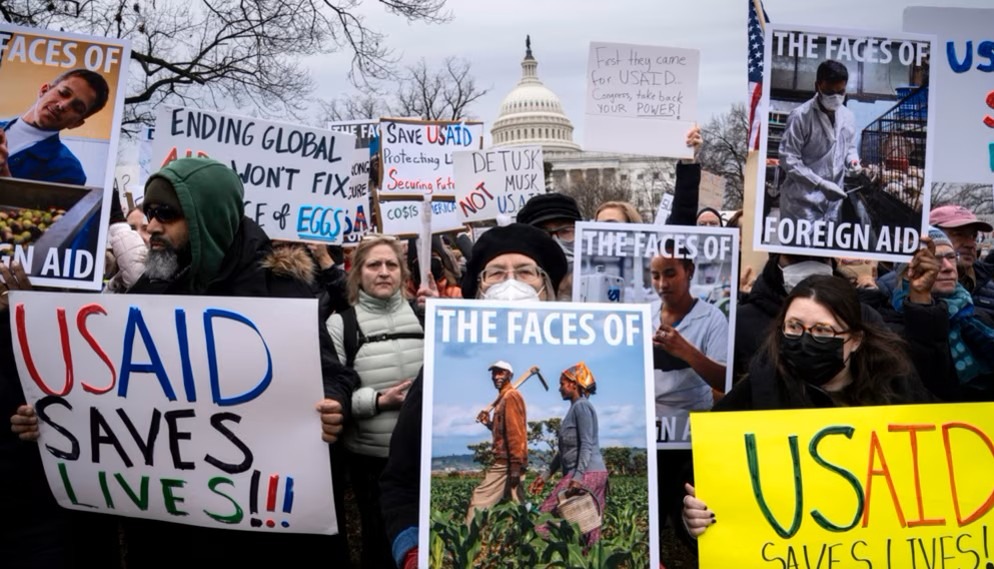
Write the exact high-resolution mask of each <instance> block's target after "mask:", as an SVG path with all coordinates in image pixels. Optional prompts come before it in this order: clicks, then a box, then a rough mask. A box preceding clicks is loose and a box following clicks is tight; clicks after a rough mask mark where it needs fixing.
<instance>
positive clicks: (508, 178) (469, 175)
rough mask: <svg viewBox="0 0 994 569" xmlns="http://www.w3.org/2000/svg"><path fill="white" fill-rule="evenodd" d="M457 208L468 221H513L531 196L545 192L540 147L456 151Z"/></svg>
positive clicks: (454, 156) (461, 217) (454, 157)
mask: <svg viewBox="0 0 994 569" xmlns="http://www.w3.org/2000/svg"><path fill="white" fill-rule="evenodd" d="M452 158H453V160H454V162H455V180H456V209H457V210H458V211H459V217H460V219H462V220H463V221H465V222H470V221H488V220H491V219H497V216H498V215H507V216H510V217H511V218H512V219H513V218H515V217H517V213H518V211H520V210H521V208H522V207H524V205H525V203H526V202H528V200H529V199H531V197H532V196H536V195H538V194H544V193H545V177H544V176H545V169H544V167H543V165H542V147H541V146H516V147H511V148H499V149H496V148H495V149H490V150H480V151H472V152H454V153H453V154H452Z"/></svg>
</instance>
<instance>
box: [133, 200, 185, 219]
mask: <svg viewBox="0 0 994 569" xmlns="http://www.w3.org/2000/svg"><path fill="white" fill-rule="evenodd" d="M142 211H144V213H145V218H146V219H148V220H149V221H152V220H153V219H155V220H158V221H159V223H172V222H174V221H176V220H177V219H182V218H183V212H181V211H180V210H178V209H176V208H174V207H172V206H168V205H148V204H146V205H145V206H144V207H143V208H142Z"/></svg>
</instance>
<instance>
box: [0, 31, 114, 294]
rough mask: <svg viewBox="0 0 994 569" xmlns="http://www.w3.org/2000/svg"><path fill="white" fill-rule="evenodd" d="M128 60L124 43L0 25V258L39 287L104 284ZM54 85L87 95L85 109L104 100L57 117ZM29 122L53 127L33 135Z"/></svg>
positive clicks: (88, 288) (84, 286)
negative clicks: (1, 155) (0, 171)
mask: <svg viewBox="0 0 994 569" xmlns="http://www.w3.org/2000/svg"><path fill="white" fill-rule="evenodd" d="M130 59H131V44H130V42H129V41H127V40H120V39H112V38H105V37H99V36H85V35H80V34H71V33H66V32H58V31H52V30H43V29H36V28H27V27H20V26H13V25H10V24H6V23H0V85H3V96H2V97H0V129H2V130H3V131H4V138H5V141H6V142H5V145H6V148H7V152H8V153H9V155H8V160H7V165H8V167H9V169H10V177H5V178H3V179H0V263H4V264H9V263H11V262H14V261H16V262H19V263H20V264H21V265H22V266H23V267H24V269H25V271H26V272H27V274H28V276H30V277H31V282H32V283H33V284H34V285H36V286H37V285H40V286H50V287H59V288H72V289H84V290H100V288H101V286H102V283H103V277H104V249H105V246H106V239H107V227H108V223H109V221H108V220H109V217H110V203H111V193H112V191H113V186H114V172H115V166H116V163H117V144H118V137H119V133H120V130H121V115H122V114H123V112H124V97H125V90H126V87H127V79H128V62H129V60H130ZM56 85H59V86H60V87H66V86H67V85H68V86H69V87H70V88H75V89H76V90H77V91H79V92H80V93H83V96H82V98H83V99H84V100H86V101H87V103H86V104H89V105H92V106H90V107H89V108H90V109H95V108H97V106H99V104H100V103H101V101H100V99H99V96H98V95H97V94H96V93H97V92H102V91H105V92H106V93H107V99H106V101H104V102H103V103H104V104H103V106H102V107H101V108H99V110H95V111H93V112H92V113H91V114H89V115H85V113H84V115H83V116H78V117H77V116H75V112H74V111H73V112H71V113H59V114H58V116H56V114H54V113H52V112H51V111H50V110H48V108H49V107H51V106H52V105H54V104H55V103H56V102H57V101H58V100H59V99H58V97H57V95H58V93H59V89H60V87H57V86H56ZM43 86H44V87H43ZM40 88H41V89H40ZM40 90H42V91H44V92H39V91H40ZM76 119H83V124H78V125H77V121H76ZM28 123H31V124H34V125H36V126H38V127H39V128H42V129H44V130H52V131H57V134H53V135H51V136H49V137H48V138H45V139H44V140H40V141H39V140H36V139H34V138H32V136H33V135H32V134H31V133H30V132H29V131H26V130H24V129H23V127H25V125H27V124H28ZM70 123H72V124H70Z"/></svg>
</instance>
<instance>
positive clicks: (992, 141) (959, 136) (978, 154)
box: [904, 6, 994, 213]
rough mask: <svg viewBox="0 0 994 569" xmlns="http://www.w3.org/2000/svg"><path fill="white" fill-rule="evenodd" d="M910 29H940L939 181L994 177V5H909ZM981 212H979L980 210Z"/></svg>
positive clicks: (936, 85) (934, 63)
mask: <svg viewBox="0 0 994 569" xmlns="http://www.w3.org/2000/svg"><path fill="white" fill-rule="evenodd" d="M904 29H905V31H908V32H919V33H927V34H936V35H937V36H938V45H939V48H940V49H939V51H938V53H936V54H935V55H934V56H933V57H932V59H931V67H932V86H933V89H934V90H935V94H934V95H933V96H934V103H935V104H934V105H933V106H932V107H931V109H930V110H931V111H932V113H934V116H935V126H934V127H933V128H934V129H933V130H931V131H930V134H931V136H932V141H933V144H935V145H936V147H937V148H942V149H955V150H950V151H944V152H940V153H939V154H937V155H936V157H935V163H934V164H933V168H932V180H933V184H940V183H974V184H977V183H983V184H991V183H992V182H994V10H990V9H973V8H927V7H920V6H915V7H910V8H905V9H904ZM977 213H979V212H977Z"/></svg>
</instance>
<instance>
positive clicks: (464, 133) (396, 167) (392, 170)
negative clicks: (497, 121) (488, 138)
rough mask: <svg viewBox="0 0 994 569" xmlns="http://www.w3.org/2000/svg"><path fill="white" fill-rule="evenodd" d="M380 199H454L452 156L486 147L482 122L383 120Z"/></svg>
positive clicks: (381, 124) (381, 130)
mask: <svg viewBox="0 0 994 569" xmlns="http://www.w3.org/2000/svg"><path fill="white" fill-rule="evenodd" d="M380 132H381V133H382V134H383V138H382V142H381V144H380V146H381V151H380V152H381V154H380V167H381V168H382V176H380V180H382V182H381V184H380V188H379V190H377V195H378V196H380V197H389V198H393V197H421V196H422V195H424V194H431V196H432V198H433V199H438V198H440V197H445V198H450V199H452V198H455V195H456V184H455V181H454V180H453V171H452V164H453V160H452V153H453V152H455V151H457V150H474V149H477V150H478V149H482V148H483V123H482V122H473V121H468V122H453V121H422V120H413V119H396V118H392V119H382V120H381V121H380Z"/></svg>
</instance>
